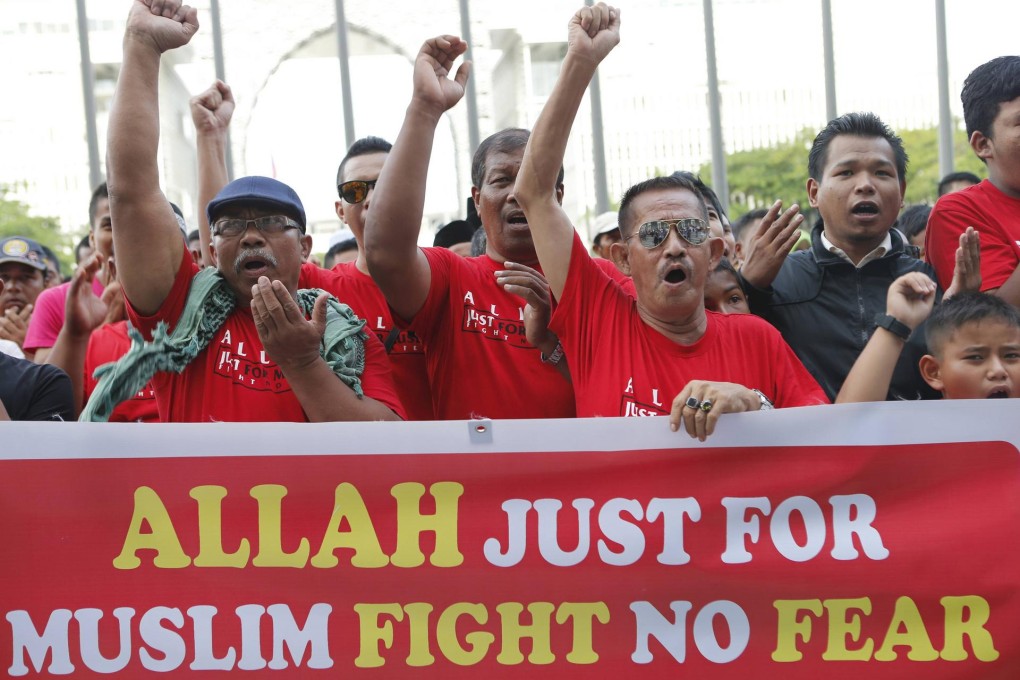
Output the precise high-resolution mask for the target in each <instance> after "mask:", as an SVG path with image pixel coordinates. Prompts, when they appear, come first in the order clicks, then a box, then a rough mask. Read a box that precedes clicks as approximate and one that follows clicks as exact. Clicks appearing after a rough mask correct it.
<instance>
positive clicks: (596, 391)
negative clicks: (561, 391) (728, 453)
mask: <svg viewBox="0 0 1020 680" xmlns="http://www.w3.org/2000/svg"><path fill="white" fill-rule="evenodd" d="M706 314H707V315H708V327H707V329H706V330H705V334H704V335H703V336H702V337H701V339H699V340H698V341H697V342H696V343H694V344H693V345H680V344H678V343H676V342H673V341H672V340H670V339H669V338H667V337H666V336H664V335H662V334H661V333H659V332H658V331H656V330H654V329H653V328H652V327H651V326H649V325H648V324H646V323H645V322H644V321H642V320H641V317H640V316H639V315H638V312H637V301H636V300H635V299H634V298H632V297H630V296H629V295H628V294H627V293H626V292H624V290H623V289H622V288H621V287H620V286H619V285H618V284H617V283H615V282H614V281H613V280H612V279H611V278H610V277H609V276H607V275H606V274H605V273H604V272H603V270H602V269H600V268H599V267H597V266H596V265H594V264H593V263H592V260H591V258H590V257H588V254H587V250H586V249H585V247H584V244H583V243H582V242H581V240H580V239H579V238H575V240H574V248H573V251H572V253H571V256H570V271H569V272H568V274H567V282H566V287H565V288H564V290H563V296H562V298H561V299H560V303H559V305H558V306H557V308H556V311H555V312H554V314H553V317H552V321H551V322H550V324H549V326H550V328H552V330H553V331H555V332H556V334H557V335H559V337H560V341H561V342H562V343H563V349H564V352H565V353H566V356H567V361H568V362H569V364H570V375H571V378H572V379H573V384H574V396H575V397H576V399H577V415H578V416H579V417H592V416H656V415H668V414H669V411H670V408H671V406H672V404H673V398H674V397H676V395H677V394H679V393H680V391H681V390H683V388H684V386H685V385H686V384H687V383H688V382H690V381H691V380H711V381H717V382H732V383H738V384H740V385H744V386H745V387H749V388H752V389H758V390H761V391H762V392H763V393H764V394H765V396H767V397H768V398H769V400H770V401H772V403H773V404H775V406H776V407H784V406H808V405H813V404H827V403H829V400H828V399H827V398H826V396H825V393H824V392H823V391H822V388H821V387H819V386H818V383H817V382H815V379H814V378H812V377H811V375H810V374H809V373H808V372H807V369H805V368H804V366H803V365H802V364H801V363H800V361H799V360H798V359H797V357H796V355H795V354H794V353H793V350H791V349H790V348H789V346H788V345H787V344H786V343H785V342H784V341H783V339H782V337H781V336H780V335H779V331H777V330H776V329H775V328H773V327H772V326H770V325H769V324H768V323H767V322H766V321H763V320H762V319H760V318H758V317H756V316H753V315H751V314H731V315H725V314H716V313H715V312H710V311H706Z"/></svg>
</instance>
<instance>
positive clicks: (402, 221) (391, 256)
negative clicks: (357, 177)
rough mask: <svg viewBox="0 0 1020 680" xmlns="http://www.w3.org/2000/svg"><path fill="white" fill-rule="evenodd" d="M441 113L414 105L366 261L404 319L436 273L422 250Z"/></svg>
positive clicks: (382, 187) (379, 200)
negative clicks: (420, 233)
mask: <svg viewBox="0 0 1020 680" xmlns="http://www.w3.org/2000/svg"><path fill="white" fill-rule="evenodd" d="M441 115H442V114H441V112H439V113H437V112H435V111H432V110H430V109H429V108H428V107H425V106H422V105H419V104H417V103H416V102H415V101H412V102H411V104H410V105H409V106H408V108H407V115H406V116H405V117H404V124H403V126H402V127H401V128H400V133H399V134H398V135H397V140H396V142H394V144H393V148H392V149H391V151H390V153H389V156H388V157H387V159H386V163H385V164H384V165H383V169H382V172H381V173H380V174H379V181H378V183H377V184H376V187H375V194H374V195H373V198H372V209H371V210H370V211H369V212H368V219H367V222H366V225H365V260H366V262H367V264H368V269H369V271H370V272H371V274H372V279H373V280H374V281H375V282H376V284H377V285H378V286H379V288H380V289H381V290H382V292H383V295H385V296H386V301H387V302H388V303H389V304H390V306H391V307H392V308H393V310H394V311H395V312H396V313H397V315H398V316H400V317H402V318H405V319H410V318H413V317H414V315H415V314H417V313H418V310H420V309H421V307H422V305H424V304H425V298H426V297H427V296H428V292H429V286H430V285H431V283H432V272H431V269H430V267H429V264H428V260H427V259H426V258H425V255H424V253H422V252H421V251H420V250H419V249H418V230H419V226H420V225H421V219H422V212H423V210H424V206H425V186H426V182H427V179H428V169H429V159H430V158H431V156H432V144H433V139H434V137H435V133H436V126H437V125H438V123H439V118H440V116H441Z"/></svg>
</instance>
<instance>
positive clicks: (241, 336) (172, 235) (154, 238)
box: [107, 0, 403, 422]
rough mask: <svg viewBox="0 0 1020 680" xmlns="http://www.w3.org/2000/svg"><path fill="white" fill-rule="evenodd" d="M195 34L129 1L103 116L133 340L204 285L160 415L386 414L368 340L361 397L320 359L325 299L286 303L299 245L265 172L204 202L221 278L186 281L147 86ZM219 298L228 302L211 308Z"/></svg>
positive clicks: (284, 195) (296, 225) (187, 15)
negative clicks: (199, 319) (190, 342)
mask: <svg viewBox="0 0 1020 680" xmlns="http://www.w3.org/2000/svg"><path fill="white" fill-rule="evenodd" d="M154 6H155V4H154ZM197 30H198V18H197V11H196V10H195V9H194V8H190V7H188V6H186V5H185V6H181V5H180V3H179V1H178V0H168V1H167V2H163V3H161V4H160V7H159V8H158V10H156V9H153V8H150V7H148V6H146V5H145V4H143V3H140V2H135V3H133V4H132V7H131V12H130V14H129V15H128V22H127V28H126V30H125V34H124V59H123V63H122V68H121V73H120V78H119V79H118V81H117V92H116V96H115V98H114V106H113V108H112V109H111V111H110V129H109V143H108V149H107V152H108V153H107V157H108V168H107V171H108V173H109V182H108V183H109V189H110V210H111V215H112V219H113V225H114V235H113V237H114V247H115V250H116V252H117V255H118V262H119V263H120V267H119V271H118V274H119V280H120V282H121V285H122V286H123V289H124V294H125V296H126V298H127V300H128V302H129V316H130V319H131V321H132V322H133V323H134V324H135V325H136V326H137V327H138V328H139V329H140V330H141V331H142V333H143V335H151V334H152V331H153V329H154V328H156V326H157V324H158V323H160V322H166V323H167V324H168V325H169V326H170V327H174V326H175V325H176V324H177V323H178V322H179V321H183V319H184V318H187V317H191V316H192V313H193V312H194V311H195V309H196V308H197V307H196V305H195V304H194V301H189V299H188V298H189V289H191V288H194V287H195V286H194V285H193V284H196V283H198V282H199V281H202V282H203V283H205V282H214V283H213V293H212V294H210V295H208V296H206V298H205V299H206V301H207V304H206V305H204V306H203V309H204V310H205V312H204V318H205V319H206V320H207V322H208V324H200V325H199V327H200V328H208V325H212V326H213V327H214V329H213V330H212V331H209V332H208V334H207V336H206V338H205V339H206V340H208V344H206V346H205V347H204V348H200V349H199V351H198V353H197V355H195V356H194V357H193V359H192V360H190V362H189V363H187V365H186V366H182V367H181V373H179V374H178V373H169V372H168V373H158V374H157V375H156V376H155V377H154V378H153V385H154V387H155V390H156V401H157V404H158V406H159V411H160V417H161V420H165V421H200V422H209V421H214V420H234V421H250V420H273V421H281V420H282V421H288V420H290V421H304V420H309V421H329V420H393V419H397V418H398V417H399V416H400V415H402V414H403V409H402V407H401V406H400V403H399V400H398V399H397V398H396V395H395V393H394V390H393V384H392V379H391V377H390V372H389V367H388V365H387V363H386V361H385V357H383V356H382V353H383V350H382V347H381V346H380V345H379V343H378V341H377V340H376V339H375V338H374V336H372V335H370V334H369V335H367V337H366V338H365V340H364V350H365V351H364V369H363V371H362V372H361V375H360V385H361V388H362V389H363V390H364V396H363V397H361V396H359V395H358V394H357V393H356V389H355V387H356V386H357V384H358V382H357V381H354V380H352V379H351V377H350V375H348V374H346V373H344V377H345V378H346V379H347V382H345V381H344V380H342V379H341V377H340V376H339V374H338V373H335V372H334V369H331V367H330V364H327V363H326V361H325V360H324V359H323V357H322V356H321V355H320V345H321V344H322V342H323V338H324V332H326V333H327V334H328V333H329V331H330V328H333V329H335V328H336V327H337V325H340V322H338V321H336V317H335V316H334V315H330V317H332V320H331V321H329V323H330V324H333V325H332V326H327V297H326V296H325V295H321V296H319V297H318V299H316V300H315V302H314V308H313V309H312V310H311V312H310V317H311V318H310V320H309V318H308V317H307V316H306V314H308V311H307V310H305V309H303V308H302V307H301V306H299V302H298V299H296V298H297V289H298V277H299V274H300V270H301V262H302V256H303V255H305V254H307V251H308V249H309V248H310V247H311V238H310V237H309V236H307V235H306V234H305V213H304V208H303V206H302V204H301V201H300V199H299V198H298V196H297V194H296V193H294V191H293V189H291V188H290V187H288V186H287V185H285V184H283V183H281V182H278V181H276V180H273V179H269V178H267V177H245V178H241V179H239V180H235V181H234V182H231V183H230V184H228V185H227V186H226V187H224V188H223V189H222V190H221V191H220V192H219V194H218V195H217V196H216V198H215V199H214V200H213V201H211V202H210V203H209V205H208V206H207V208H206V214H207V216H208V218H209V220H210V222H211V223H212V244H211V247H210V255H211V256H212V260H213V264H214V265H215V266H216V268H217V270H218V272H219V274H220V275H221V276H222V283H219V282H216V280H215V279H211V278H208V279H207V278H206V275H203V276H202V277H201V278H200V277H196V276H195V275H196V274H197V273H198V271H199V268H198V266H197V265H196V264H195V262H194V260H192V258H191V255H190V253H189V252H188V250H187V248H186V247H185V243H184V240H183V239H182V238H181V232H180V229H179V228H178V225H177V220H176V218H175V217H174V215H173V212H172V211H171V209H170V206H169V204H168V203H167V201H166V198H165V197H164V196H163V193H162V191H160V188H159V173H158V168H157V164H156V150H157V145H158V137H159V108H158V103H157V98H156V92H155V91H154V90H153V87H152V84H153V83H157V82H158V80H159V77H158V76H159V63H160V58H161V55H162V53H163V52H165V51H167V50H169V49H174V48H177V47H181V46H183V45H185V44H187V43H188V42H189V41H190V39H191V36H193V35H194V34H195V32H196V31H197ZM224 290H225V291H226V295H228V296H232V297H233V298H235V299H236V306H234V307H233V308H232V309H229V311H228V309H224V306H223V305H219V303H213V304H216V305H217V306H214V307H212V308H210V306H209V303H211V302H212V301H216V300H219V299H220V294H221V293H223V292H224ZM224 304H227V303H224ZM223 316H225V319H221V320H219V321H217V318H218V317H223ZM203 334H205V331H203V332H200V333H198V334H197V335H196V338H199V337H200V336H201V335H203ZM352 353H353V354H357V351H356V349H355V350H353V351H352ZM164 356H165V355H164ZM354 363H355V364H356V363H357V362H356V361H355V362H354ZM348 382H349V383H350V384H351V386H348Z"/></svg>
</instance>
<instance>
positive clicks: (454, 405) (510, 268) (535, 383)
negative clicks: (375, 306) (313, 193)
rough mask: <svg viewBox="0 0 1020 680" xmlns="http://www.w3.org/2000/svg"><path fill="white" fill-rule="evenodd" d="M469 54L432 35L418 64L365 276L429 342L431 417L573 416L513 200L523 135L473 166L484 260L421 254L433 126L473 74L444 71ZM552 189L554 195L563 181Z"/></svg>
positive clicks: (370, 224)
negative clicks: (484, 241)
mask: <svg viewBox="0 0 1020 680" xmlns="http://www.w3.org/2000/svg"><path fill="white" fill-rule="evenodd" d="M466 49H467V45H466V44H465V43H464V42H463V41H462V40H460V39H459V38H456V37H453V36H439V37H437V38H434V39H432V40H429V41H427V42H426V43H425V44H424V45H423V46H422V49H421V51H420V52H419V54H418V57H417V58H416V60H415V64H414V93H413V95H412V98H411V103H410V105H409V106H408V110H407V115H406V117H405V119H404V124H403V126H402V127H401V130H400V134H399V135H398V137H397V141H396V142H395V143H394V145H393V149H392V151H391V152H390V154H389V157H388V158H387V160H386V164H385V166H383V168H382V171H381V173H380V175H379V183H378V185H377V186H376V188H375V195H374V197H373V199H372V209H371V210H370V211H369V213H368V219H367V224H366V227H365V256H366V259H367V261H368V268H369V271H370V272H371V274H372V278H373V280H375V282H376V283H377V284H378V286H379V288H380V290H382V292H383V294H384V295H385V296H386V300H387V302H388V303H389V306H390V308H391V309H392V310H393V312H394V314H395V315H396V316H397V317H398V319H400V320H403V321H406V322H407V323H408V328H410V329H411V330H413V331H414V332H415V333H416V334H417V336H418V337H419V338H420V339H421V340H422V341H423V342H424V343H425V352H426V362H427V365H428V371H429V379H430V382H431V387H432V401H433V405H434V406H435V411H436V417H437V418H440V419H448V420H449V419H471V418H482V417H485V418H564V417H573V415H574V399H573V390H572V389H571V387H570V383H569V382H568V381H567V379H566V378H565V377H564V375H562V374H561V373H560V370H561V369H560V368H557V367H556V366H555V365H554V364H555V360H556V358H558V357H559V356H560V354H559V353H558V352H555V351H554V348H555V347H556V345H557V339H556V337H555V336H554V335H552V334H550V333H548V327H547V326H548V324H547V322H548V315H549V312H550V308H551V299H550V296H549V290H548V284H547V283H546V281H545V279H544V278H543V277H542V275H541V273H540V272H539V271H538V270H537V267H538V262H537V259H536V257H535V249H534V245H533V243H532V241H531V234H530V232H529V229H528V223H527V220H526V219H525V217H524V212H523V211H522V210H521V208H520V206H518V205H517V202H516V200H515V199H514V192H513V186H514V178H515V177H516V175H517V169H518V168H519V167H520V163H521V157H522V154H523V150H524V145H525V144H526V143H527V138H528V132H527V131H526V130H504V131H502V132H499V133H496V134H495V135H493V136H491V137H489V138H488V139H486V140H485V141H483V142H482V143H481V145H479V147H478V149H477V151H476V152H475V155H474V159H473V161H472V167H471V181H472V184H473V185H474V186H473V187H472V189H471V194H472V197H473V199H474V203H475V206H476V207H477V210H478V215H479V217H480V218H481V220H482V227H483V228H484V229H485V234H486V237H487V245H486V254H485V255H482V256H480V257H473V258H463V257H461V256H459V255H457V254H456V253H453V252H451V251H450V250H447V249H445V248H422V249H419V248H418V246H417V240H418V230H419V226H420V225H421V220H422V211H423V207H424V201H425V185H426V178H427V174H428V167H429V158H430V156H431V153H432V142H433V139H434V137H435V131H436V126H437V124H438V122H439V120H440V118H441V117H442V115H443V114H444V113H445V112H446V111H447V110H448V109H449V108H451V107H452V106H453V105H454V104H456V103H457V102H458V101H459V100H460V99H461V97H462V96H463V94H464V85H465V83H466V82H467V77H468V68H469V67H468V65H467V64H464V65H462V66H461V67H460V69H459V70H458V71H457V73H456V75H455V77H454V78H453V79H450V78H447V73H448V72H449V69H450V68H451V67H452V64H453V61H454V60H455V59H456V58H457V57H459V56H460V55H461V54H463V53H464V51H465V50H466ZM557 185H558V186H557V189H556V193H557V196H560V195H562V189H563V187H562V178H560V180H559V181H558V182H557ZM541 352H544V353H546V354H548V355H549V359H548V360H546V361H543V359H542V356H541Z"/></svg>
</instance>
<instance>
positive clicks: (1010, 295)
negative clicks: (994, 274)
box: [985, 265, 1020, 307]
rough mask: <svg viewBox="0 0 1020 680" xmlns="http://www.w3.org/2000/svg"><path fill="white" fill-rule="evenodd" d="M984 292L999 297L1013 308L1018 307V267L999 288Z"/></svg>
mask: <svg viewBox="0 0 1020 680" xmlns="http://www.w3.org/2000/svg"><path fill="white" fill-rule="evenodd" d="M985 292H986V293H991V294H992V295H995V296H997V297H1001V298H1002V299H1003V300H1005V301H1006V302H1008V303H1009V304H1011V305H1013V306H1014V307H1020V265H1017V267H1016V269H1014V270H1013V273H1012V274H1010V275H1009V278H1008V279H1006V281H1005V282H1004V283H1003V284H1002V285H1001V286H999V287H998V288H991V289H989V290H986V291H985Z"/></svg>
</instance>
